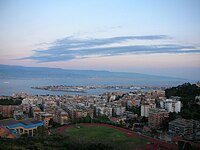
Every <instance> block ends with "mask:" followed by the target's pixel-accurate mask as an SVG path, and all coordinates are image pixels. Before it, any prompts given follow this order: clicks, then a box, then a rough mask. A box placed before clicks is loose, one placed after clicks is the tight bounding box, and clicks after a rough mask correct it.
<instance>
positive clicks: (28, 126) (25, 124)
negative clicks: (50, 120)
mask: <svg viewBox="0 0 200 150" xmlns="http://www.w3.org/2000/svg"><path fill="white" fill-rule="evenodd" d="M41 126H43V122H42V121H38V120H35V119H25V120H20V121H18V120H14V119H4V120H0V127H5V128H6V129H8V130H9V131H10V132H12V133H17V134H20V135H21V134H28V135H30V136H34V135H35V134H36V133H37V130H38V127H41Z"/></svg>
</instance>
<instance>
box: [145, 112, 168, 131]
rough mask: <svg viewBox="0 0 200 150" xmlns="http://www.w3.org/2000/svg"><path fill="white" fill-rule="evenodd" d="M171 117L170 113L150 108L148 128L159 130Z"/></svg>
mask: <svg viewBox="0 0 200 150" xmlns="http://www.w3.org/2000/svg"><path fill="white" fill-rule="evenodd" d="M168 117H169V112H167V111H166V110H165V109H158V108H150V109H149V118H148V126H149V127H150V128H154V129H159V128H160V127H161V125H162V123H163V121H164V120H165V119H166V118H168Z"/></svg>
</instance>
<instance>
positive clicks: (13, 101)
mask: <svg viewBox="0 0 200 150" xmlns="http://www.w3.org/2000/svg"><path fill="white" fill-rule="evenodd" d="M21 103H22V98H17V99H14V98H12V99H0V105H20V104H21Z"/></svg>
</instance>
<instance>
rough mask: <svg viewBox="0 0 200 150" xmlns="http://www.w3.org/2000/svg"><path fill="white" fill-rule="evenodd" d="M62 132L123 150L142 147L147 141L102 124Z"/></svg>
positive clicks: (79, 138)
mask: <svg viewBox="0 0 200 150" xmlns="http://www.w3.org/2000/svg"><path fill="white" fill-rule="evenodd" d="M63 134H65V135H68V136H69V137H71V138H75V139H76V140H77V139H78V140H80V141H85V142H101V143H105V144H109V145H112V146H113V147H115V148H117V149H124V150H128V149H134V148H138V147H142V146H144V145H146V144H147V142H148V141H147V140H145V139H141V138H138V137H134V136H129V135H127V134H126V133H124V132H122V131H119V130H116V129H112V128H107V127H104V126H91V127H86V126H80V128H76V127H74V128H68V129H66V130H65V132H63Z"/></svg>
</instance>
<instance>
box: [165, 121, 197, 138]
mask: <svg viewBox="0 0 200 150" xmlns="http://www.w3.org/2000/svg"><path fill="white" fill-rule="evenodd" d="M199 131H200V122H199V121H195V120H188V119H182V118H178V119H175V120H173V121H171V122H169V132H170V133H172V134H174V135H190V134H193V133H196V132H199Z"/></svg>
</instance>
